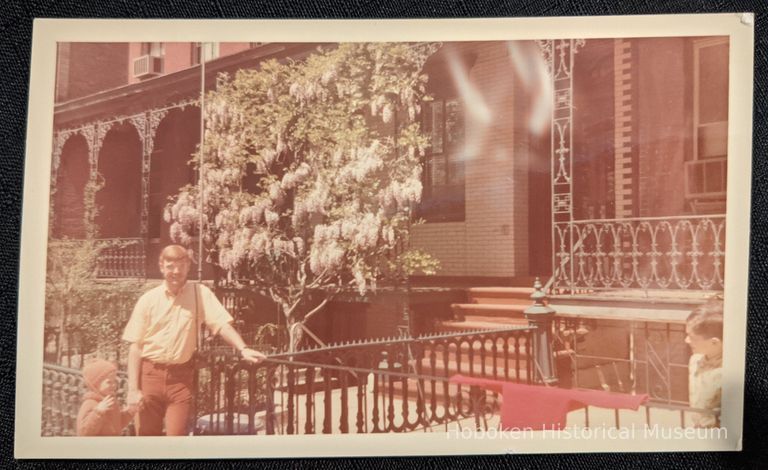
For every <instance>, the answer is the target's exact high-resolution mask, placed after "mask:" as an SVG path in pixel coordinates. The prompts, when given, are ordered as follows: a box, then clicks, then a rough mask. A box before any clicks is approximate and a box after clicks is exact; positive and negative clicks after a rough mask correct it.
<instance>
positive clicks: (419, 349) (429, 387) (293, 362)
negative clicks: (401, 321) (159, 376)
mask: <svg viewBox="0 0 768 470" xmlns="http://www.w3.org/2000/svg"><path fill="white" fill-rule="evenodd" d="M531 333H532V329H531V328H528V327H515V328H507V329H501V330H489V331H477V332H468V333H460V334H445V335H433V336H427V337H419V338H415V339H386V340H380V341H373V342H365V343H352V344H343V345H338V346H329V347H325V348H318V349H312V350H305V351H300V352H297V353H292V354H291V353H284V354H276V355H272V356H270V357H269V360H268V361H267V362H265V363H264V364H263V365H259V366H249V365H247V364H244V363H239V362H234V361H232V360H231V359H228V358H227V356H226V355H222V354H211V355H209V357H208V358H206V359H205V362H203V363H201V370H200V376H199V383H200V384H201V388H200V390H201V393H200V394H199V395H198V404H197V406H198V412H197V416H199V417H200V419H198V421H197V424H198V429H197V432H199V433H204V434H261V433H264V434H314V433H376V432H407V431H413V430H416V429H427V428H430V427H432V426H441V425H447V424H448V423H452V422H457V421H461V420H464V419H469V420H470V421H474V424H473V426H474V425H478V426H479V425H480V424H481V422H482V421H483V420H484V419H485V417H486V416H487V414H488V413H489V412H492V411H493V409H494V402H493V400H491V399H490V396H488V395H485V394H482V393H479V392H478V391H477V390H471V389H470V387H467V386H461V385H458V384H455V383H449V378H450V377H451V376H452V375H454V374H458V373H461V374H464V375H472V376H478V377H487V378H495V379H503V380H510V381H517V382H526V383H530V381H531V380H532V379H533V377H534V365H533V361H532V360H531V359H530V357H531Z"/></svg>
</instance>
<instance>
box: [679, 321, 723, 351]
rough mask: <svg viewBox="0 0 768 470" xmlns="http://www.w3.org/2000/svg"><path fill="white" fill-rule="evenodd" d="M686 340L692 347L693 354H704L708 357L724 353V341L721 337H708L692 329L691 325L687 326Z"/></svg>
mask: <svg viewBox="0 0 768 470" xmlns="http://www.w3.org/2000/svg"><path fill="white" fill-rule="evenodd" d="M685 333H686V337H685V342H686V343H687V344H688V346H690V347H691V352H693V354H703V355H704V356H706V357H718V356H721V355H722V354H723V342H722V341H720V338H707V337H706V336H702V335H698V334H696V333H694V332H693V331H691V327H690V326H689V325H686V326H685Z"/></svg>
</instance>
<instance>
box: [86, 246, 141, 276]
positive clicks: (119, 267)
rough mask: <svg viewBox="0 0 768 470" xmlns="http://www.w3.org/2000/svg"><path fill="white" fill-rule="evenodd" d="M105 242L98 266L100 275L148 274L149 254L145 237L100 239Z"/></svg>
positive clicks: (98, 274)
mask: <svg viewBox="0 0 768 470" xmlns="http://www.w3.org/2000/svg"><path fill="white" fill-rule="evenodd" d="M99 242H100V243H103V244H104V245H103V248H102V251H101V256H100V257H99V264H98V268H97V274H96V275H97V276H98V277H115V278H125V277H135V278H144V277H146V276H147V268H146V266H147V254H146V247H145V242H144V239H143V238H109V239H99Z"/></svg>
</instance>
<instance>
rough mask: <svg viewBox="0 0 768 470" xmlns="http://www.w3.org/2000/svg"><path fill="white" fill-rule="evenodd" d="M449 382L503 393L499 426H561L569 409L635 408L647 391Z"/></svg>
mask: <svg viewBox="0 0 768 470" xmlns="http://www.w3.org/2000/svg"><path fill="white" fill-rule="evenodd" d="M450 380H451V382H455V383H459V384H465V385H472V386H477V387H482V388H484V389H487V390H491V391H493V392H496V393H500V394H501V396H502V402H501V428H502V429H505V430H509V429H533V430H542V429H562V428H563V427H564V426H565V421H566V417H567V415H568V413H569V412H570V411H573V410H577V409H579V408H584V407H586V406H598V407H601V408H614V409H629V410H637V408H638V407H639V406H640V405H641V404H643V403H644V402H645V401H646V400H647V399H648V395H645V394H643V395H628V394H624V393H611V392H604V391H602V390H580V389H568V388H558V387H546V386H543V385H526V384H519V383H513V382H505V381H503V380H492V379H482V378H477V377H466V376H463V375H454V376H453V377H451V379H450Z"/></svg>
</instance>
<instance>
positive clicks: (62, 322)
mask: <svg viewBox="0 0 768 470" xmlns="http://www.w3.org/2000/svg"><path fill="white" fill-rule="evenodd" d="M67 310H68V309H67V302H66V301H65V302H62V304H61V311H60V312H59V331H58V333H57V338H56V364H59V365H63V364H62V354H63V349H64V338H65V337H66V331H65V330H66V325H67V313H68V312H67Z"/></svg>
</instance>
